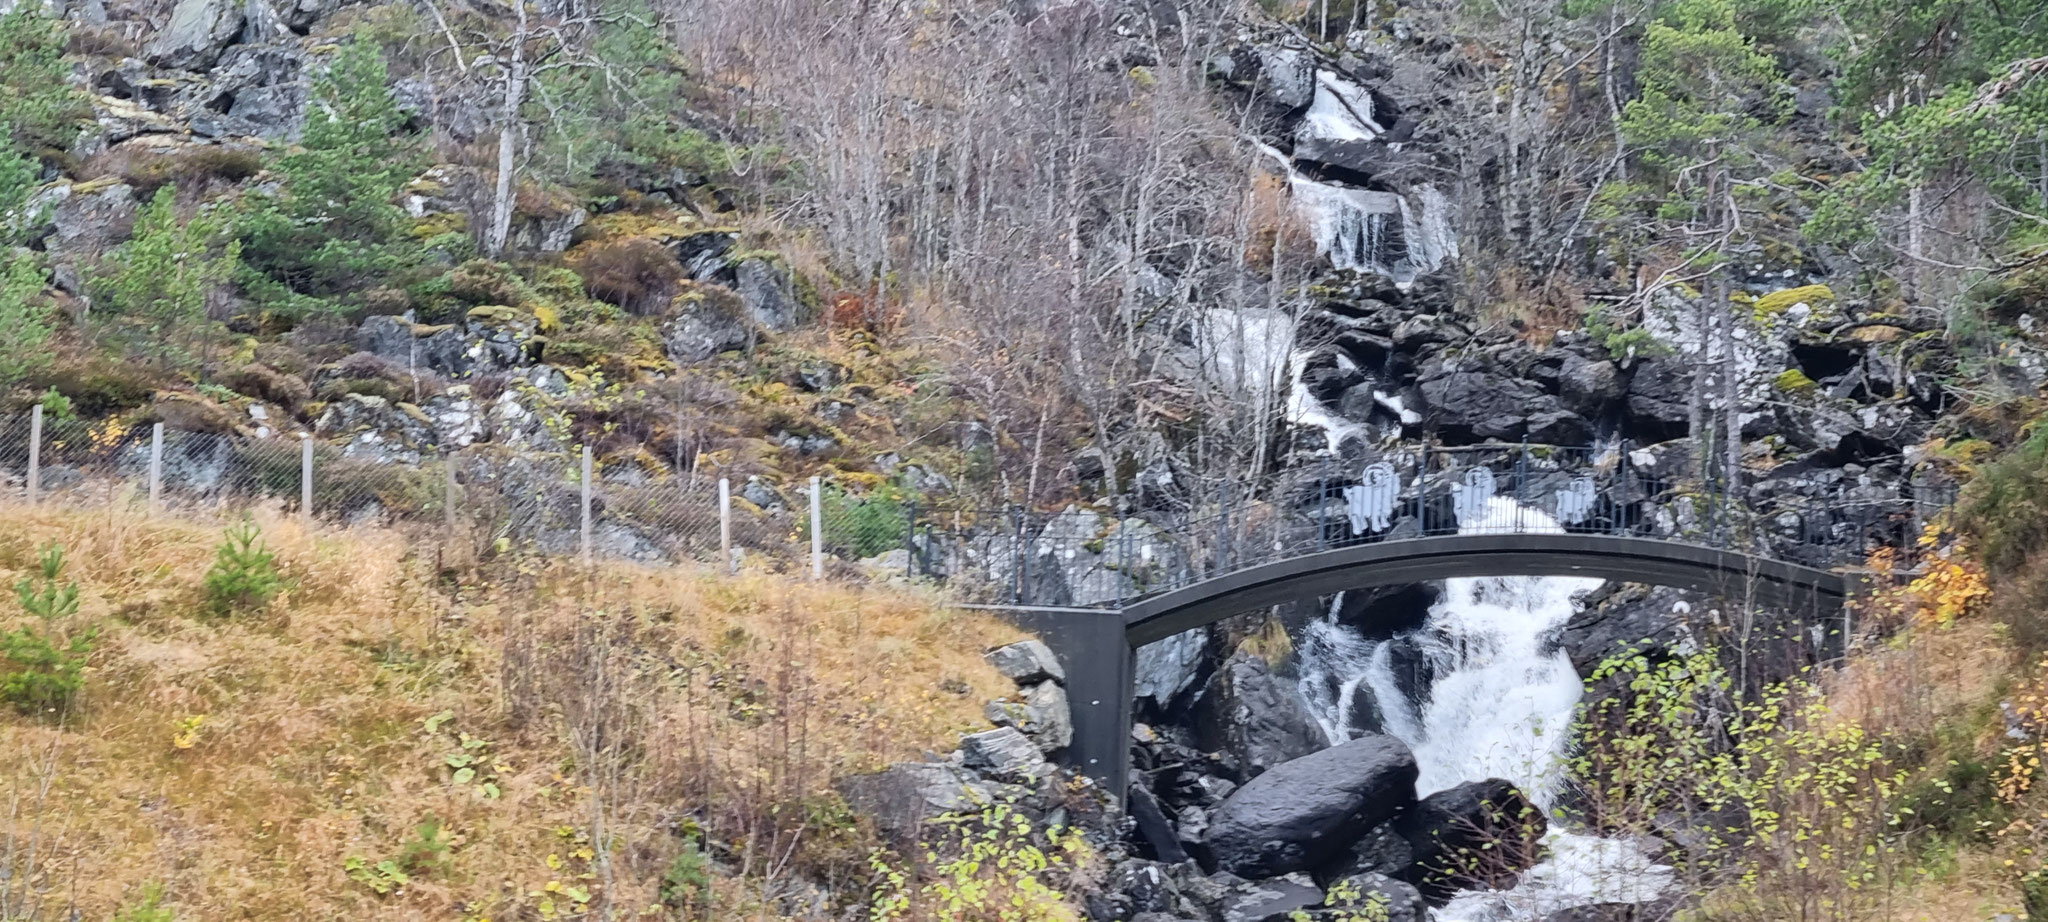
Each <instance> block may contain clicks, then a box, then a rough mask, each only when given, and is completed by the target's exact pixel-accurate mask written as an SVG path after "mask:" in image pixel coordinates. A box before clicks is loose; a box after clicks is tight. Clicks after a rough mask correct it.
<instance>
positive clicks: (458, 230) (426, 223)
mask: <svg viewBox="0 0 2048 922" xmlns="http://www.w3.org/2000/svg"><path fill="white" fill-rule="evenodd" d="M468 232H469V218H468V217H467V216H466V215H463V214H461V213H459V212H453V211H444V212H439V213H437V214H430V215H425V216H422V217H420V218H417V219H415V220H414V221H413V222H412V230H411V231H410V233H411V235H412V238H413V239H414V240H432V239H434V238H435V237H439V236H442V235H444V234H463V233H468Z"/></svg>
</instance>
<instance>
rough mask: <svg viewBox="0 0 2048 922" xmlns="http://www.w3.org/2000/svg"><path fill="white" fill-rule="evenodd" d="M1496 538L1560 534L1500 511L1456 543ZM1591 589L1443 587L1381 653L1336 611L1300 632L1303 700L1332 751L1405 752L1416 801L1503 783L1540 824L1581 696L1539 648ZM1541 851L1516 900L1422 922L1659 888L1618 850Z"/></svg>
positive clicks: (1664, 878)
mask: <svg viewBox="0 0 2048 922" xmlns="http://www.w3.org/2000/svg"><path fill="white" fill-rule="evenodd" d="M1507 529H1514V530H1517V531H1521V532H1525V533H1526V532H1561V531H1562V529H1561V528H1559V527H1558V526H1557V524H1556V522H1555V521H1554V520H1552V519H1551V518H1550V517H1549V516H1546V515H1544V514H1543V513H1540V512H1537V511H1534V510H1531V509H1525V508H1522V507H1520V506H1518V505H1516V504H1515V503H1514V502H1513V501H1512V500H1508V499H1505V498H1502V497H1492V498H1490V499H1489V500H1488V501H1487V503H1486V507H1485V509H1484V512H1483V513H1482V514H1481V515H1478V516H1473V517H1471V518H1470V520H1468V521H1461V522H1460V523H1459V530H1460V531H1461V532H1466V533H1474V532H1485V531H1500V530H1507ZM1599 585H1600V580H1597V579H1586V578H1577V577H1526V576H1521V577H1484V578H1478V579H1452V580H1445V581H1444V587H1443V593H1442V595H1441V597H1440V598H1439V599H1438V601H1437V602H1436V604H1434V605H1432V606H1430V609H1429V614H1428V618H1427V620H1426V621H1425V622H1424V623H1423V625H1422V626H1421V627H1420V628H1418V629H1416V630H1414V631H1412V632H1409V633H1408V634H1405V635H1403V636H1400V637H1396V638H1393V639H1391V640H1384V641H1376V640H1369V639H1366V638H1364V637H1362V636H1360V635H1359V634H1358V633H1356V632H1355V631H1353V630H1352V629H1351V628H1349V627H1346V626H1345V625H1343V624H1341V623H1339V622H1338V621H1337V620H1336V613H1337V610H1338V608H1339V607H1340V606H1341V604H1342V599H1341V598H1339V599H1338V600H1337V603H1336V604H1333V605H1332V606H1331V614H1330V617H1329V618H1326V619H1324V620H1321V621H1318V622H1316V623H1314V624H1312V625H1310V626H1309V628H1308V629H1307V630H1306V631H1305V632H1304V636H1303V642H1302V645H1301V661H1300V665H1301V688H1302V694H1303V696H1304V697H1305V698H1307V699H1308V703H1309V707H1310V710H1311V712H1312V713H1313V714H1314V715H1315V716H1316V719H1317V720H1318V721H1319V722H1321V724H1322V726H1323V731H1324V733H1325V734H1326V735H1328V736H1329V738H1330V742H1331V743H1332V744H1335V743H1339V742H1343V741H1344V740H1347V739H1351V738H1353V737H1355V736H1357V735H1358V728H1360V727H1361V726H1362V727H1363V728H1365V729H1371V728H1373V727H1378V728H1380V729H1381V730H1382V731H1383V732H1385V733H1388V734H1390V735H1392V736H1395V737H1398V738H1400V739H1401V740H1402V741H1404V742H1406V743H1407V744H1408V745H1409V747H1410V748H1412V749H1413V750H1414V751H1415V761H1416V764H1417V767H1418V768H1419V769H1420V777H1419V778H1418V779H1417V781H1416V784H1415V787H1416V794H1417V795H1418V796H1428V795H1430V794H1433V793H1435V792H1437V791H1441V790H1444V789H1446V788H1450V787H1455V786H1457V785H1459V784H1463V783H1465V782H1469V781H1480V780H1484V779H1487V778H1505V779H1507V780H1509V781H1512V782H1514V783H1515V786H1516V787H1518V788H1520V789H1521V790H1522V792H1523V793H1524V794H1526V795H1528V797H1529V799H1530V800H1532V801H1534V802H1535V803H1536V804H1537V805H1538V806H1539V807H1542V808H1543V809H1544V811H1545V812H1546V813H1549V812H1550V810H1551V808H1552V807H1553V806H1555V804H1556V801H1557V797H1558V794H1559V791H1560V787H1561V785H1562V783H1563V781H1564V778H1563V763H1564V760H1565V758H1566V757H1567V756H1568V754H1569V746H1570V730H1571V725H1572V720H1573V717H1574V714H1575V712H1576V709H1577V706H1578V702H1579V697H1580V694H1581V685H1580V679H1579V676H1578V674H1577V673H1576V672H1575V671H1573V669H1572V664H1571V660H1570V659H1569V658H1568V657H1567V656H1566V654H1565V652H1564V651H1563V650H1561V649H1550V648H1547V644H1546V637H1547V636H1548V635H1550V634H1552V633H1554V632H1555V631H1556V630H1557V629H1559V628H1561V627H1563V626H1564V624H1565V622H1566V621H1567V620H1568V619H1570V618H1571V616H1572V613H1573V612H1574V611H1575V610H1576V607H1577V601H1576V600H1577V598H1578V597H1579V596H1581V595H1583V594H1584V593H1586V592H1589V591H1591V590H1593V589H1595V588H1598V587H1599ZM1418 673H1419V675H1420V677H1421V678H1418V677H1417V675H1416V674H1418ZM1404 678H1406V679H1407V681H1406V682H1404V681H1403V680H1404ZM1418 686H1420V687H1418ZM1418 699H1419V700H1418ZM1545 843H1546V844H1547V845H1548V846H1549V848H1550V852H1551V857H1550V858H1549V859H1548V860H1546V861H1544V862H1543V863H1541V864H1539V865H1538V866H1536V867H1535V868H1533V869H1531V870H1529V871H1528V872H1527V873H1525V874H1523V875H1522V880H1521V884H1520V885H1519V886H1517V887H1515V888H1514V889H1513V890H1509V891H1502V892H1490V893H1464V894H1460V895H1459V896H1458V897H1457V898H1456V899H1455V900H1453V901H1452V902H1451V903H1450V904H1449V905H1447V906H1445V907H1443V908H1442V909H1439V910H1437V911H1436V913H1435V915H1434V917H1435V918H1436V919H1437V920H1438V922H1509V920H1523V919H1541V918H1543V917H1544V916H1546V915H1548V914H1550V913H1552V912H1556V911H1558V910H1560V909H1567V908H1570V907H1573V906H1583V905H1589V904H1593V903H1603V902H1644V901H1648V900H1651V899H1654V898H1656V896H1657V895H1658V894H1659V893H1661V892H1662V891H1663V889H1664V888H1665V887H1666V886H1667V885H1668V883H1669V880H1670V873H1671V872H1670V869H1669V868H1664V867H1660V866H1657V865H1655V864H1653V863H1652V862H1651V861H1650V860H1649V859H1648V858H1647V857H1646V856H1644V855H1643V854H1642V852H1641V850H1640V849H1637V848H1635V847H1634V846H1633V845H1631V844H1630V843H1627V842H1623V841H1617V840H1609V839H1601V838H1598V837H1595V836H1589V835H1583V834H1579V833H1574V832H1568V831H1562V830H1558V829H1556V828H1554V827H1553V829H1552V831H1551V832H1550V834H1549V835H1548V836H1547V837H1546V839H1545Z"/></svg>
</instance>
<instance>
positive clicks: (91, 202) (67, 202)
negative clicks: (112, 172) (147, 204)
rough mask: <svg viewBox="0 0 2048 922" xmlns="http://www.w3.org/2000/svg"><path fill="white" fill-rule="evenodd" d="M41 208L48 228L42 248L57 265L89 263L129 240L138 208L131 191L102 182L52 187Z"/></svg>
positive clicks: (94, 181) (133, 190)
mask: <svg viewBox="0 0 2048 922" xmlns="http://www.w3.org/2000/svg"><path fill="white" fill-rule="evenodd" d="M42 204H44V205H45V206H46V207H47V208H48V209H49V211H48V214H49V218H48V221H49V225H48V226H49V227H50V228H51V232H50V236H49V237H48V238H47V239H45V240H44V243H43V245H44V247H45V248H47V249H48V250H49V252H50V253H51V254H52V256H54V257H55V258H56V259H58V260H60V261H65V262H69V261H72V260H84V261H86V262H88V263H89V262H90V260H91V259H92V258H94V257H97V256H99V255H101V254H103V253H105V252H106V251H107V250H108V249H110V248H112V247H114V246H115V245H117V244H119V243H120V242H121V241H123V240H126V239H128V235H129V234H130V233H131V232H132V231H133V230H134V227H135V214H136V211H137V209H138V207H139V206H137V204H136V202H135V189H134V188H133V187H131V186H129V185H128V184H127V183H120V182H107V181H105V180H93V181H89V182H82V183H75V184H72V185H68V186H63V185H60V186H55V187H52V189H51V190H50V192H48V193H46V194H45V195H44V196H43V197H42Z"/></svg>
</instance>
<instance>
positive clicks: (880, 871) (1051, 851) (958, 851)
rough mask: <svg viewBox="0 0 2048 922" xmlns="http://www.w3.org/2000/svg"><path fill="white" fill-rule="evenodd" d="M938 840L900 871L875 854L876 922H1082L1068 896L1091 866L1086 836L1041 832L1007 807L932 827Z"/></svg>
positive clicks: (872, 914)
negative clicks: (922, 921) (919, 860)
mask: <svg viewBox="0 0 2048 922" xmlns="http://www.w3.org/2000/svg"><path fill="white" fill-rule="evenodd" d="M933 828H934V830H935V831H937V832H938V833H940V838H938V839H937V840H935V841H931V842H927V843H925V845H924V847H923V848H921V849H919V850H918V851H920V852H921V853H922V854H923V856H924V858H925V861H924V863H923V864H922V865H920V866H917V867H912V868H905V867H899V866H896V865H893V864H891V863H889V862H888V861H887V860H885V859H884V858H883V856H881V855H879V854H878V855H876V856H875V857H874V858H873V860H872V864H873V867H874V870H875V872H876V880H877V881H878V883H877V885H876V887H875V889H874V892H873V893H872V895H871V896H870V899H869V907H868V919H869V920H870V922H895V920H911V919H947V920H951V922H1067V920H1071V919H1073V918H1075V917H1076V913H1075V911H1074V907H1073V905H1072V903H1071V901H1070V900H1069V898H1068V896H1067V894H1066V891H1067V890H1068V889H1070V888H1072V887H1073V886H1074V885H1075V884H1077V883H1079V881H1078V880H1077V879H1076V878H1077V877H1078V875H1079V872H1080V871H1081V869H1082V867H1083V866H1084V865H1085V864H1086V863H1087V858H1088V855H1089V854H1090V853H1089V850H1088V846H1087V844H1086V842H1084V841H1083V840H1082V838H1081V834H1080V833H1078V832H1075V831H1073V830H1068V829H1063V828H1060V827H1057V826H1055V827H1051V828H1048V829H1044V830H1040V829H1037V828H1036V827H1035V826H1033V824H1032V822H1031V820H1030V818H1029V817H1026V816H1025V815H1024V814H1023V813H1021V812H1019V811H1018V810H1016V809H1015V808H1013V807H1011V806H1009V805H1007V804H991V805H989V806H987V807H985V808H984V809H982V810H981V811H980V812H978V813H966V814H949V815H947V816H942V817H940V818H938V819H937V820H934V821H933Z"/></svg>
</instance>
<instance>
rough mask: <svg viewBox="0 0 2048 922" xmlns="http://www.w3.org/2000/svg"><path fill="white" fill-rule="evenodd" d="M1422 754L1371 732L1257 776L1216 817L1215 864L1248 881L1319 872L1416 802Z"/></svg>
mask: <svg viewBox="0 0 2048 922" xmlns="http://www.w3.org/2000/svg"><path fill="white" fill-rule="evenodd" d="M1416 775H1417V771H1416V766H1415V754H1414V753H1412V752H1410V751H1409V750H1408V746H1407V744H1405V743H1403V742H1401V741H1400V740H1398V739H1395V738H1394V737H1391V736H1383V735H1379V734H1372V735H1368V736H1362V737H1359V738H1358V739H1355V740H1352V741H1350V742H1348V743H1344V744H1342V745H1338V746H1332V747H1330V748H1328V749H1325V750H1323V751H1321V752H1318V753H1315V754H1313V755H1309V756H1305V757H1303V758H1299V759H1295V760H1294V761H1292V762H1284V763H1281V764H1280V765H1276V766H1274V767H1273V768H1271V769H1269V770H1267V771H1266V773H1265V774H1262V775H1260V776H1258V777H1257V778H1254V779H1252V780H1251V781H1250V782H1247V783H1246V784H1245V785H1244V786H1243V787H1241V788H1238V789H1237V791H1236V793H1233V794H1231V795H1230V797H1228V798H1226V799H1225V800H1224V801H1223V803H1222V804H1221V805H1220V806H1218V807H1217V809H1216V812H1215V814H1214V815H1213V816H1212V817H1211V818H1210V825H1209V834H1208V839H1207V843H1208V846H1209V851H1210V855H1211V857H1213V858H1214V860H1215V861H1216V864H1217V865H1218V866H1220V867H1222V868H1223V869H1224V870H1227V871H1229V872H1231V873H1233V874H1237V875H1239V876H1242V877H1252V878H1263V877H1277V876H1279V875H1282V874H1287V873H1290V872H1294V871H1301V870H1305V869H1308V868H1312V867H1317V866H1320V865H1323V864H1326V863H1328V862H1329V860H1330V859H1332V858H1334V857H1336V856H1338V855H1340V854H1342V853H1343V852H1344V851H1345V850H1346V849H1348V848H1350V847H1351V845H1352V843H1354V842H1356V841H1358V839H1359V838H1360V837H1362V836H1364V835H1365V834H1366V832H1368V831H1369V830H1371V829H1372V828H1373V827H1374V826H1378V825H1379V824H1381V823H1383V822H1385V821H1386V820H1387V819H1388V818H1390V817H1392V816H1394V815H1395V814H1397V813H1399V812H1400V811H1402V810H1403V809H1405V808H1407V807H1409V806H1411V805H1413V804H1414V803H1415V778H1416Z"/></svg>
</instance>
